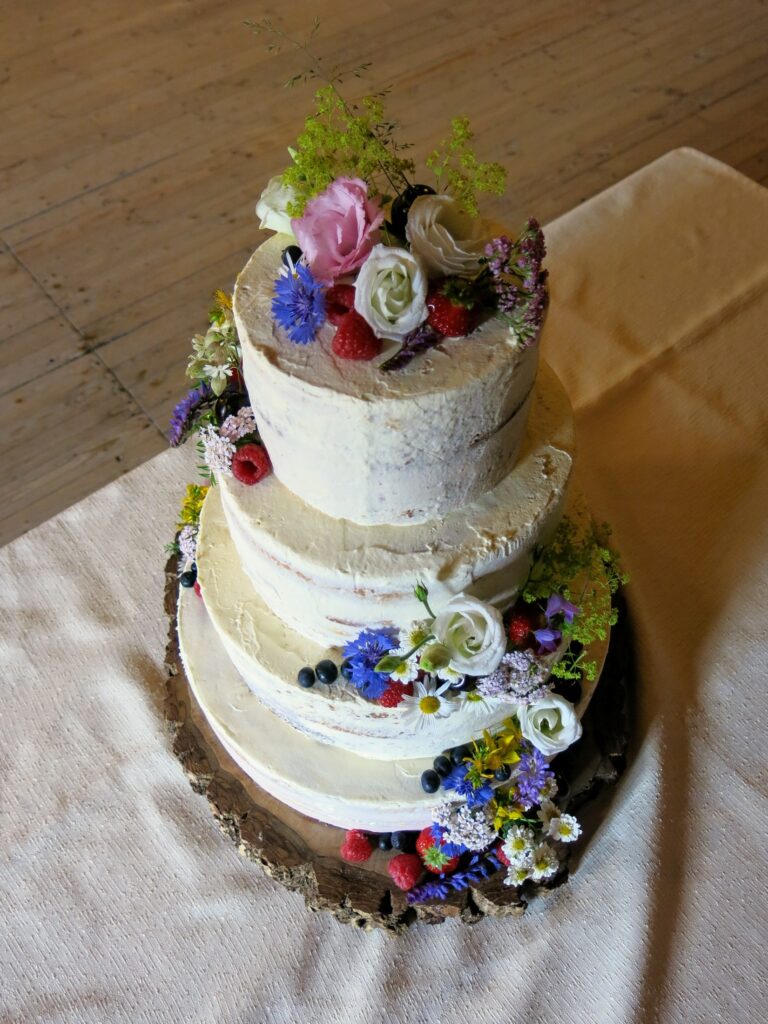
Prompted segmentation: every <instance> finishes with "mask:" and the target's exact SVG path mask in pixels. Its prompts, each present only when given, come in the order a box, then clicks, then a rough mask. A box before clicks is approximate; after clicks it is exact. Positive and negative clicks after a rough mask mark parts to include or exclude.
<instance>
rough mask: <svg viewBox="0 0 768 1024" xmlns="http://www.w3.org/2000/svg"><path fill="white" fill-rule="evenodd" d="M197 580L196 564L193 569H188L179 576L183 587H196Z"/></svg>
mask: <svg viewBox="0 0 768 1024" xmlns="http://www.w3.org/2000/svg"><path fill="white" fill-rule="evenodd" d="M196 582H197V569H196V568H195V567H194V566H192V568H191V569H187V571H186V572H183V573H182V574H181V576H179V583H180V584H181V585H182V587H194V585H195V583H196Z"/></svg>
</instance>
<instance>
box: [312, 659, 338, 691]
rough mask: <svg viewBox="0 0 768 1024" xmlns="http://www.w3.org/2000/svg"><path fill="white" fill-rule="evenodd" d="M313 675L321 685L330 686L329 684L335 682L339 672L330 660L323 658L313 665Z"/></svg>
mask: <svg viewBox="0 0 768 1024" xmlns="http://www.w3.org/2000/svg"><path fill="white" fill-rule="evenodd" d="M315 675H316V676H317V678H318V679H319V681H320V682H321V683H325V685H326V686H330V685H331V683H335V682H336V679H337V677H338V675H339V670H338V668H337V667H336V665H335V664H334V663H333V662H332V661H331V659H330V658H324V659H323V660H322V661H319V662H318V663H317V665H315Z"/></svg>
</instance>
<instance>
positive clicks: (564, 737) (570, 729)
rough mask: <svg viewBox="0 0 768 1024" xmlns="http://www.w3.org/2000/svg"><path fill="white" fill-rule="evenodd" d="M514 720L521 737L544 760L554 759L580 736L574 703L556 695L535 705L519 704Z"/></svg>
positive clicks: (538, 701) (544, 698) (579, 726)
mask: <svg viewBox="0 0 768 1024" xmlns="http://www.w3.org/2000/svg"><path fill="white" fill-rule="evenodd" d="M517 718H518V721H519V722H520V729H521V731H522V733H523V736H525V738H526V739H527V740H529V741H530V742H531V743H532V744H533V745H534V747H536V748H537V750H540V751H541V753H542V754H544V756H545V757H554V756H555V754H559V753H560V752H561V751H563V750H566V749H567V748H568V747H570V745H571V744H572V743H575V742H576V740H577V739H579V737H580V736H581V722H580V721H579V719H578V717H577V715H576V712H575V711H574V710H573V704H571V703H570V701H567V700H566V699H565V697H560V696H559V695H558V694H556V693H551V694H550V695H549V696H548V697H542V699H541V700H537V701H536V703H535V704H528V705H525V704H521V705H519V707H518V709H517Z"/></svg>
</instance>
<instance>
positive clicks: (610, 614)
mask: <svg viewBox="0 0 768 1024" xmlns="http://www.w3.org/2000/svg"><path fill="white" fill-rule="evenodd" d="M609 537H610V528H609V527H608V526H607V524H603V525H602V526H601V527H600V528H598V527H597V525H596V524H595V523H593V522H591V521H590V524H589V526H588V527H587V528H586V529H579V527H578V526H577V524H576V523H575V522H574V521H573V520H572V519H570V518H569V517H567V516H566V517H564V518H563V519H562V521H561V522H560V526H559V527H558V529H557V533H556V534H555V537H554V539H553V541H552V543H551V544H548V545H547V546H546V547H544V548H541V549H537V551H536V552H535V554H534V560H533V564H532V566H531V570H530V572H529V574H528V579H527V580H526V583H525V585H524V586H523V589H522V597H523V600H524V601H527V602H528V603H529V604H532V603H535V602H538V601H546V600H547V599H548V598H549V597H550V595H552V594H560V595H562V596H563V597H564V598H565V599H566V600H568V601H573V602H574V604H577V605H578V606H579V609H580V613H579V614H578V615H576V616H575V617H574V620H573V622H572V623H568V622H563V624H562V626H561V627H560V628H561V630H562V634H563V638H564V639H565V640H566V641H568V642H569V643H570V646H569V647H568V650H567V651H566V653H565V655H564V657H563V658H562V659H561V660H560V661H559V662H557V664H556V665H555V666H554V668H553V669H552V674H553V675H554V676H557V677H559V678H561V679H579V678H580V677H581V676H582V675H584V676H585V677H586V678H587V679H590V680H591V679H594V678H595V675H596V672H597V665H596V663H595V662H594V661H588V660H586V659H585V656H584V651H583V650H581V649H580V648H588V647H589V645H590V644H591V643H594V642H595V641H596V640H604V639H605V638H606V636H607V635H608V630H609V629H610V627H611V626H613V625H615V623H616V621H617V617H618V613H617V611H616V608H615V607H614V606H613V603H612V598H613V595H614V594H615V593H616V592H617V591H618V589H619V587H621V586H622V585H623V584H625V583H627V582H628V580H629V575H628V574H627V573H626V572H625V571H624V570H623V569H622V568H621V565H620V563H619V556H618V554H617V552H616V551H614V550H612V549H611V548H610V547H609V546H608V545H607V540H608V539H609Z"/></svg>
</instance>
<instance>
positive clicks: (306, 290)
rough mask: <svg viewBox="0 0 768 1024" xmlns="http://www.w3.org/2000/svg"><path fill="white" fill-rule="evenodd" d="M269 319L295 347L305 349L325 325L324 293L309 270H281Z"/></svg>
mask: <svg viewBox="0 0 768 1024" xmlns="http://www.w3.org/2000/svg"><path fill="white" fill-rule="evenodd" d="M272 316H273V317H274V318H275V320H276V321H277V322H278V323H279V324H280V326H281V327H282V328H283V329H284V330H285V332H286V334H287V335H288V337H289V338H290V339H291V341H294V342H296V344H297V345H308V344H309V343H310V342H311V341H314V340H315V337H316V335H317V332H318V331H319V330H320V328H321V327H322V326H323V324H324V323H325V292H324V291H323V286H322V285H321V284H320V283H319V282H318V281H316V280H315V279H314V277H312V273H311V271H310V269H309V267H305V266H304V264H303V263H297V264H296V265H295V266H294V272H293V273H292V272H291V271H290V270H289V269H288V267H284V268H283V270H282V273H281V274H280V276H279V277H278V279H277V280H276V281H275V297H274V298H273V299H272Z"/></svg>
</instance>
